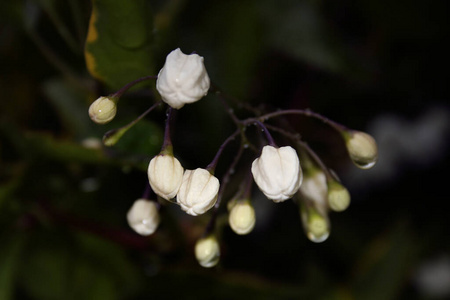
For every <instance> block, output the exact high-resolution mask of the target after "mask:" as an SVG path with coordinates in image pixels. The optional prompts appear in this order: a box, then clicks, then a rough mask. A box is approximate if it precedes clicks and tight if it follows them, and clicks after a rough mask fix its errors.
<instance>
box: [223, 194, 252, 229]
mask: <svg viewBox="0 0 450 300" xmlns="http://www.w3.org/2000/svg"><path fill="white" fill-rule="evenodd" d="M255 221H256V219H255V209H254V208H253V206H252V205H251V203H250V201H248V200H245V201H237V202H236V204H235V205H234V206H233V208H232V209H231V211H230V214H229V216H228V223H229V224H230V227H231V229H233V231H234V232H236V233H237V234H240V235H244V234H248V233H250V232H251V231H252V229H253V227H255Z"/></svg>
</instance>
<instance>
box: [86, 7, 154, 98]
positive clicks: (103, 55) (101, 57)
mask: <svg viewBox="0 0 450 300" xmlns="http://www.w3.org/2000/svg"><path fill="white" fill-rule="evenodd" d="M152 21H153V20H152V15H151V11H150V8H149V5H148V1H145V0H133V1H122V0H94V1H93V8H92V14H91V20H90V23H89V30H88V35H87V39H86V47H85V59H86V64H87V68H88V70H89V72H90V73H91V75H92V76H93V77H95V78H97V79H98V80H100V81H103V82H104V83H106V84H107V85H108V86H110V87H111V88H113V89H118V88H120V87H122V86H123V85H125V84H126V83H128V82H131V81H133V80H135V79H137V78H139V77H143V76H146V75H151V74H154V68H153V61H152V49H151V45H152V39H151V38H152V37H151V33H152V30H153V26H152Z"/></svg>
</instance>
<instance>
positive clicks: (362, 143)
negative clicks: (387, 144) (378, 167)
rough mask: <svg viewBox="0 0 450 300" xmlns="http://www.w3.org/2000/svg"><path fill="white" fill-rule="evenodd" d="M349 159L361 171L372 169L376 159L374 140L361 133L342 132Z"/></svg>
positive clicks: (376, 152)
mask: <svg viewBox="0 0 450 300" xmlns="http://www.w3.org/2000/svg"><path fill="white" fill-rule="evenodd" d="M343 136H344V139H345V144H346V146H347V150H348V153H349V155H350V159H351V160H352V161H353V163H354V164H355V165H356V166H357V167H358V168H361V169H370V168H372V167H373V166H374V165H375V163H376V162H377V159H378V148H377V143H376V142H375V139H374V138H373V137H372V136H371V135H369V134H367V133H365V132H362V131H350V132H348V131H346V132H343Z"/></svg>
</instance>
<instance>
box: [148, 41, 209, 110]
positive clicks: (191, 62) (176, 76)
mask: <svg viewBox="0 0 450 300" xmlns="http://www.w3.org/2000/svg"><path fill="white" fill-rule="evenodd" d="M209 85H210V82H209V76H208V73H207V72H206V69H205V65H204V64H203V57H201V56H199V55H197V54H190V55H186V54H184V53H183V52H181V50H180V48H178V49H175V50H173V51H172V52H170V53H169V55H167V58H166V63H165V64H164V67H163V68H162V69H161V71H159V74H158V79H157V80H156V89H157V90H158V92H159V93H160V94H161V98H162V100H163V101H164V102H166V103H167V104H169V105H170V106H172V107H173V108H177V109H180V108H182V107H183V106H184V105H185V104H186V103H193V102H196V101H198V100H200V99H201V98H202V97H204V96H206V94H207V93H208V90H209Z"/></svg>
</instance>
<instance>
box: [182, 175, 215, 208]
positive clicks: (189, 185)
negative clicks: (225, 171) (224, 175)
mask: <svg viewBox="0 0 450 300" xmlns="http://www.w3.org/2000/svg"><path fill="white" fill-rule="evenodd" d="M219 187H220V183H219V180H218V179H217V178H216V177H215V176H214V175H212V174H211V173H210V172H209V171H207V170H205V169H200V168H198V169H195V170H186V171H185V172H184V175H183V182H182V183H181V187H180V190H179V191H178V195H177V201H178V203H179V204H180V206H181V209H182V210H184V211H185V212H186V213H188V214H190V215H193V216H197V215H200V214H203V213H205V212H206V211H207V210H209V209H210V208H211V207H213V206H214V204H216V201H217V194H218V192H219Z"/></svg>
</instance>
